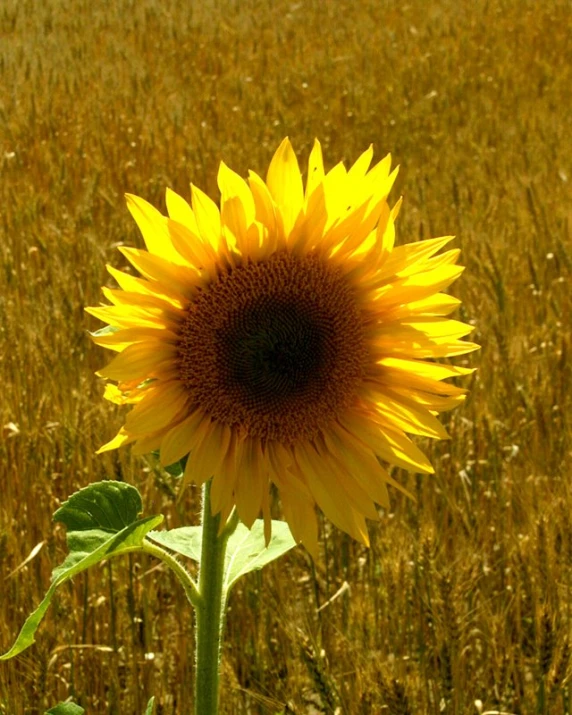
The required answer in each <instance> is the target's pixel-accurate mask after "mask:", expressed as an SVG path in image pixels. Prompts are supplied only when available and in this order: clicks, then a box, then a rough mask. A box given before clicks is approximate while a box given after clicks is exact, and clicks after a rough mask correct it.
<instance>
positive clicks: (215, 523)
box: [195, 481, 236, 715]
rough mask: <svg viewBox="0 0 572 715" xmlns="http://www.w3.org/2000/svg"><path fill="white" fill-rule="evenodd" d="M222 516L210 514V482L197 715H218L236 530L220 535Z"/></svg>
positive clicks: (203, 553) (204, 514) (201, 571)
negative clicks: (226, 589)
mask: <svg viewBox="0 0 572 715" xmlns="http://www.w3.org/2000/svg"><path fill="white" fill-rule="evenodd" d="M219 526H220V515H218V514H217V515H216V516H213V515H212V513H211V500H210V481H209V482H207V483H206V484H205V485H204V487H203V509H202V527H203V535H202V547H201V564H200V569H199V592H200V601H199V604H198V605H197V607H196V610H195V614H196V628H195V630H196V680H195V715H217V713H218V684H219V665H220V652H221V638H222V630H223V627H224V609H225V597H224V593H223V577H224V555H225V551H226V543H227V540H228V537H229V536H230V534H231V533H232V531H233V530H234V529H229V528H228V526H229V525H227V526H226V527H225V528H224V529H223V530H222V532H221V533H220V534H219ZM234 526H236V523H235V524H234Z"/></svg>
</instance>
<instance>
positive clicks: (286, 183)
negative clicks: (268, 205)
mask: <svg viewBox="0 0 572 715" xmlns="http://www.w3.org/2000/svg"><path fill="white" fill-rule="evenodd" d="M266 183H267V185H268V189H269V190H270V193H271V194H272V198H273V199H274V201H275V202H276V203H277V205H278V207H279V208H280V213H281V214H282V217H283V220H284V232H285V234H286V235H288V234H289V233H290V231H291V230H292V228H293V227H294V224H295V223H296V219H297V218H298V214H299V213H300V211H302V208H303V206H304V187H303V185H302V177H301V175H300V169H299V167H298V160H297V158H296V154H295V153H294V150H293V149H292V145H291V144H290V141H289V139H288V137H286V139H284V140H283V141H282V143H281V144H280V146H279V147H278V149H277V151H276V153H275V154H274V156H273V157H272V161H271V162H270V166H269V167H268V175H267V177H266Z"/></svg>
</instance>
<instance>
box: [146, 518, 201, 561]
mask: <svg viewBox="0 0 572 715" xmlns="http://www.w3.org/2000/svg"><path fill="white" fill-rule="evenodd" d="M202 533H203V532H202V527H200V526H181V527H180V528H178V529H169V531H152V532H151V533H150V534H149V535H148V537H149V538H150V539H151V540H152V541H156V542H157V543H158V544H160V545H161V546H165V547H166V548H167V549H171V551H176V552H177V553H178V554H182V555H183V556H186V557H187V558H189V559H193V561H197V562H199V561H200V560H201V543H202Z"/></svg>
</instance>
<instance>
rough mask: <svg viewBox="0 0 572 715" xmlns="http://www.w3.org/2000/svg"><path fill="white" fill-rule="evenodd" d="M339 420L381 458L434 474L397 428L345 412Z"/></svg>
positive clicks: (417, 470)
mask: <svg viewBox="0 0 572 715" xmlns="http://www.w3.org/2000/svg"><path fill="white" fill-rule="evenodd" d="M340 422H341V423H342V424H343V426H344V427H345V428H346V429H347V431H348V432H349V433H350V434H353V435H354V436H355V437H356V438H357V439H359V440H360V441H361V442H362V443H363V444H364V445H367V447H369V449H371V450H373V452H374V453H375V454H377V455H378V456H379V457H381V459H383V460H384V461H386V462H388V463H389V464H392V465H394V466H396V467H402V468H403V469H407V470H409V471H412V470H413V471H415V472H422V473H424V474H434V472H435V470H434V469H433V467H432V466H431V463H430V462H429V460H428V459H427V457H426V456H425V455H424V454H423V452H422V451H421V450H420V449H419V448H418V447H417V446H416V445H415V444H414V443H413V442H412V441H411V440H410V439H409V438H408V437H406V436H405V434H404V433H403V432H399V430H389V429H388V428H383V429H382V428H381V426H380V425H379V424H376V423H375V422H374V421H373V420H372V418H371V416H367V417H366V416H361V415H359V414H357V413H353V414H347V415H345V416H344V418H343V419H340Z"/></svg>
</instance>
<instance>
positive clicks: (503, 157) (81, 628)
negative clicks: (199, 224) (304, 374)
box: [0, 0, 572, 715]
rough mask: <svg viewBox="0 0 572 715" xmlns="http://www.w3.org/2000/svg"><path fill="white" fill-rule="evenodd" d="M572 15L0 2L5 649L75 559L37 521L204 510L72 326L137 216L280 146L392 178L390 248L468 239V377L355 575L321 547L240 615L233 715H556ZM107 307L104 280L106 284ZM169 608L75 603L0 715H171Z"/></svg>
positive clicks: (252, 3) (229, 708)
mask: <svg viewBox="0 0 572 715" xmlns="http://www.w3.org/2000/svg"><path fill="white" fill-rule="evenodd" d="M571 22H572V7H571V6H570V3H569V2H564V1H563V0H546V2H543V3H540V2H537V1H536V0H483V2H479V3H473V2H469V0H460V1H459V2H453V0H429V2H424V1H422V0H408V1H407V2H404V3H397V2H393V0H381V1H380V0H359V1H358V2H352V1H350V0H304V1H300V2H293V1H291V0H240V2H239V1H238V0H205V1H204V2H193V0H187V1H186V2H185V1H183V0H165V1H164V2H160V1H159V0H137V1H136V0H117V2H114V3H93V2H88V1H87V0H70V2H67V3H64V2H62V0H3V2H2V4H1V5H0V50H1V51H0V260H1V273H0V336H1V344H0V354H1V365H0V378H1V386H2V387H1V391H0V393H1V397H0V427H1V428H2V432H1V434H2V437H1V440H0V490H1V494H2V497H1V499H0V651H5V650H6V649H7V648H8V647H9V646H10V645H11V643H12V642H13V639H14V637H15V635H16V633H17V631H18V630H19V628H20V626H21V624H22V622H23V621H24V619H25V617H26V616H27V614H28V613H29V612H30V611H31V610H32V609H33V608H34V607H35V606H36V605H37V604H38V602H39V601H40V599H41V598H42V596H43V594H44V592H45V590H46V589H47V587H48V585H49V579H50V573H51V569H52V568H53V567H54V566H55V565H56V564H57V563H59V562H60V561H61V560H62V558H63V555H64V551H65V539H64V536H65V534H64V530H63V527H62V525H61V524H54V523H53V522H52V521H51V515H52V513H53V512H54V510H55V509H56V508H57V507H58V506H59V504H60V503H61V502H62V501H63V500H64V499H66V497H67V496H68V495H69V494H71V493H72V492H73V491H75V490H77V489H78V488H80V487H82V486H85V485H87V484H88V483H90V482H93V481H97V480H101V479H105V478H111V479H120V480H125V481H126V482H129V483H132V484H135V485H136V486H138V488H139V489H140V490H141V492H142V494H143V497H144V501H145V506H146V512H147V513H149V514H150V513H159V512H163V513H165V514H166V515H167V525H168V526H169V527H174V526H179V525H184V524H187V523H189V522H191V523H192V522H195V523H196V520H197V510H198V494H197V492H196V490H193V489H191V490H189V491H188V493H187V495H186V497H185V499H184V500H183V501H181V502H180V503H177V501H176V494H175V491H176V488H177V485H176V484H175V483H174V482H173V481H172V479H171V478H170V477H169V476H168V475H166V474H165V473H163V472H162V471H161V470H160V469H158V467H157V465H156V463H155V462H153V461H152V460H151V459H150V458H140V457H134V456H132V455H131V454H130V452H129V449H128V448H127V449H125V450H122V451H119V452H113V453H107V454H105V455H101V456H96V455H95V450H96V449H97V448H98V447H99V446H100V445H101V444H102V443H103V442H105V441H107V440H108V439H109V438H110V437H111V436H112V435H113V434H115V432H116V431H117V428H118V427H119V425H120V424H121V414H120V413H121V412H122V409H123V408H116V407H114V406H112V405H110V404H109V403H104V401H103V400H102V392H103V385H102V381H101V380H100V379H98V378H97V377H96V376H95V375H94V371H95V370H97V369H98V368H99V367H101V366H102V365H103V364H104V363H105V362H106V361H107V360H108V356H107V355H105V354H104V353H103V351H102V350H101V349H100V348H98V347H96V346H94V345H93V344H91V343H90V340H89V338H88V336H87V330H88V329H91V330H93V329H96V328H99V327H100V324H98V323H97V321H95V320H94V319H92V318H89V316H87V315H86V314H85V313H84V307H85V306H86V305H94V304H97V303H98V302H99V301H100V300H101V293H100V286H101V285H102V284H105V283H106V281H108V280H110V279H109V278H108V276H107V274H106V272H105V264H106V263H111V264H113V265H115V266H121V267H123V266H124V265H125V261H124V259H123V258H122V256H121V254H120V253H119V252H118V251H117V246H119V245H121V244H128V245H141V237H140V235H139V234H138V231H137V228H136V226H135V224H134V222H133V221H132V220H131V217H130V216H129V214H128V212H127V210H126V208H125V204H124V198H123V194H124V192H126V191H129V192H132V193H135V194H138V195H140V196H143V197H145V198H146V199H147V200H149V201H151V202H152V203H154V204H155V205H157V206H160V207H164V190H165V187H166V186H169V187H171V188H173V189H175V190H176V191H178V192H179V193H181V194H182V195H185V196H188V192H189V189H188V186H189V182H190V181H193V183H195V184H197V185H198V186H200V187H202V188H203V189H204V190H205V191H207V192H208V193H209V194H210V195H211V196H213V197H214V198H215V199H216V198H217V197H218V193H217V188H216V170H217V167H218V163H219V161H220V160H221V159H222V158H224V160H225V162H226V163H227V164H229V165H230V166H232V167H233V168H234V169H235V170H236V171H238V172H239V173H241V174H242V175H245V174H246V172H247V170H248V169H249V168H252V169H254V170H256V171H258V172H259V173H261V174H262V173H264V171H265V168H266V167H267V165H268V162H269V160H270V158H271V156H272V154H273V152H274V150H275V148H276V146H277V145H278V144H279V142H280V140H281V139H282V138H283V137H284V136H286V135H288V136H290V138H291V140H292V142H293V144H294V145H295V147H296V149H297V151H298V152H299V153H300V154H301V156H302V159H303V160H305V157H307V155H308V152H309V149H310V147H311V144H312V141H313V139H314V137H318V138H319V139H320V140H321V142H322V145H323V148H324V155H325V160H326V164H327V165H328V166H330V167H331V166H333V165H334V164H335V163H337V162H338V161H339V160H340V159H345V160H346V161H352V160H355V159H356V158H357V156H358V155H359V154H360V153H361V152H362V151H363V150H365V149H366V148H367V146H368V145H369V144H370V143H373V144H374V148H375V150H376V154H377V156H378V157H381V156H383V155H384V154H385V153H386V152H388V151H391V152H392V155H393V157H394V161H395V162H396V163H398V164H400V165H401V172H400V175H399V179H398V183H397V186H396V188H395V189H394V190H393V194H392V196H393V199H394V200H396V199H397V198H398V197H399V195H400V194H403V195H404V207H403V210H402V212H401V215H400V219H399V225H398V241H401V242H403V241H411V240H416V239H419V238H427V237H429V236H438V235H443V234H448V233H454V234H456V236H457V239H456V245H457V246H459V247H460V248H461V249H462V256H463V261H462V262H463V263H464V264H465V265H466V266H467V270H466V271H465V273H464V275H463V277H462V278H461V280H459V281H458V283H457V284H456V287H455V288H454V291H453V292H454V293H455V294H456V295H458V296H459V297H460V298H462V300H463V308H462V311H461V318H462V319H464V320H466V321H469V322H471V323H473V324H474V325H475V326H476V331H475V333H474V334H473V336H472V337H473V338H474V340H475V341H476V342H478V343H480V344H481V345H482V350H481V351H480V352H479V353H475V354H473V355H470V356H468V357H467V358H465V359H463V360H460V361H457V363H459V362H460V363H461V364H465V365H472V366H475V367H477V368H478V371H477V372H476V373H475V375H474V376H473V377H472V378H470V379H469V380H468V381H467V383H468V386H469V387H470V389H471V395H470V398H469V400H468V401H467V402H466V404H465V405H464V406H463V407H462V408H460V409H458V410H456V411H455V412H453V413H451V415H450V416H449V417H448V419H447V426H448V428H449V430H450V432H451V434H452V436H453V438H452V440H451V441H450V442H440V443H437V444H431V445H429V444H428V445H424V446H426V447H427V449H428V450H429V453H430V456H431V458H432V460H433V463H434V465H435V468H436V475H435V476H422V477H421V476H419V477H416V476H415V475H413V476H412V475H407V474H405V473H401V472H397V473H396V475H397V478H399V479H401V480H402V481H403V483H404V484H406V485H407V486H408V487H409V488H410V489H411V490H412V491H413V492H414V493H415V495H416V501H415V502H412V501H410V500H408V499H407V498H405V497H402V496H401V495H400V494H398V493H397V492H395V493H393V494H392V509H391V511H390V512H389V513H387V512H384V513H382V515H381V518H380V522H379V524H377V525H374V526H372V528H371V534H372V546H371V548H370V549H369V550H366V549H365V548H363V547H362V546H360V545H358V544H357V543H355V542H353V541H352V540H351V539H350V538H349V537H347V536H346V535H344V534H342V533H340V532H338V531H336V530H335V529H333V528H331V527H330V526H329V525H328V524H327V523H322V536H321V545H322V546H321V549H322V550H321V558H320V560H319V561H317V562H316V563H314V564H313V563H312V561H311V560H310V559H309V557H308V556H307V554H306V553H305V552H304V550H303V549H295V550H294V551H292V552H290V553H289V554H288V556H287V557H286V558H285V559H284V560H282V561H281V562H280V564H279V565H278V566H276V565H273V566H270V567H269V568H267V569H266V570H265V571H263V572H257V573H256V574H255V575H251V576H249V577H247V578H246V579H244V580H243V581H242V582H241V583H240V585H239V587H238V588H237V590H236V591H235V592H234V593H233V596H232V598H231V602H230V611H229V615H228V623H227V632H226V641H225V647H224V653H223V664H222V673H223V675H222V703H221V712H222V713H224V714H226V715H240V714H244V715H246V714H247V713H248V714H249V715H250V714H255V713H256V714H257V713H261V714H263V713H274V714H278V713H282V714H284V715H286V713H298V714H302V713H303V714H308V715H310V714H311V713H340V714H343V715H358V714H359V715H368V714H372V715H374V714H376V713H388V714H396V715H398V714H399V713H401V714H402V715H405V714H406V713H408V714H411V715H419V714H420V715H425V714H427V715H437V714H438V713H449V714H451V715H456V714H459V715H464V714H465V713H466V714H467V715H469V714H474V715H478V713H484V712H487V711H502V712H504V713H512V714H515V715H519V714H522V715H529V714H530V715H532V714H540V713H544V714H550V715H559V714H564V713H570V712H572V692H571V691H572V684H571V683H570V677H571V675H572V657H571V655H572V612H571V606H572V523H571V515H572V473H571V470H570V468H569V467H570V462H571V459H570V457H571V454H572V442H571V434H572V424H571V423H570V408H571V406H572V379H571V372H572V370H571V368H570V363H569V355H570V350H571V347H572V346H571V308H572V293H571V291H570V287H569V286H570V279H571V268H572V265H571V262H572V241H571V233H572V152H571V146H572V145H571V142H570V138H571V137H570V116H571V115H572V93H571V92H570V87H571V86H572V43H570V32H569V28H570V23H571ZM109 285H111V283H109ZM192 652H193V634H192V622H191V615H190V612H189V609H188V607H187V605H186V601H185V597H184V594H183V592H182V591H181V590H180V588H179V586H178V584H177V583H176V582H175V579H174V578H173V577H172V576H171V575H170V573H168V572H166V571H165V570H163V569H162V568H161V567H158V566H157V564H156V563H155V562H153V561H151V560H148V559H146V558H143V557H141V558H139V557H137V558H135V557H133V558H131V559H130V558H127V557H126V558H124V559H123V560H115V561H114V562H113V563H111V562H108V564H107V565H104V566H103V567H101V568H99V569H96V570H93V571H90V572H89V575H82V576H79V577H77V578H76V579H75V580H74V581H73V582H72V583H71V584H68V585H67V586H66V587H65V588H63V589H62V591H61V593H60V595H59V596H58V597H57V599H56V600H55V602H54V604H53V605H52V607H51V610H50V611H49V612H48V615H47V617H46V620H45V623H44V624H43V626H42V628H41V629H40V631H39V633H38V637H37V643H36V645H34V646H33V647H32V648H30V649H29V650H27V651H25V652H24V653H23V654H22V655H21V656H19V657H18V658H16V659H15V660H14V661H10V662H7V663H2V664H0V713H4V714H6V715H23V714H28V713H29V714H34V715H36V714H38V715H41V714H43V713H44V711H45V710H46V709H47V708H48V707H50V706H53V705H54V704H55V703H57V702H58V701H61V700H64V699H66V698H68V697H70V696H71V697H73V698H74V699H75V701H76V702H78V703H79V704H81V705H82V706H83V707H84V708H85V709H86V712H87V713H88V714H89V715H104V714H109V715H111V714H119V713H121V714H122V715H138V714H139V713H141V714H142V713H143V711H144V709H145V704H146V703H147V701H148V699H149V698H150V697H151V696H152V695H154V696H155V698H156V704H157V713H158V714H159V715H179V714H183V713H185V712H188V710H189V703H190V699H191V696H192V688H193V663H192Z"/></svg>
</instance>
